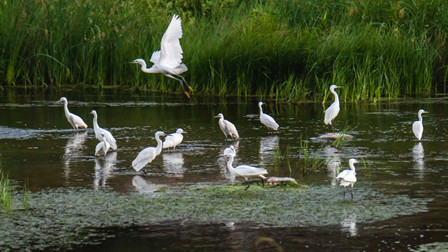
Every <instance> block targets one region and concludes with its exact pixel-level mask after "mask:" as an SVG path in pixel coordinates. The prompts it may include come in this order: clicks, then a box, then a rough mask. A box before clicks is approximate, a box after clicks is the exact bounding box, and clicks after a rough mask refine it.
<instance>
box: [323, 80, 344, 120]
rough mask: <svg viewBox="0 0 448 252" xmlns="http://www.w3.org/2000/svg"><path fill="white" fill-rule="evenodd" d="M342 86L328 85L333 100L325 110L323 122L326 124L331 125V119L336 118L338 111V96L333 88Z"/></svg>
mask: <svg viewBox="0 0 448 252" xmlns="http://www.w3.org/2000/svg"><path fill="white" fill-rule="evenodd" d="M341 87H342V86H336V85H331V86H330V92H331V93H332V94H333V95H334V102H333V104H331V105H330V107H328V109H327V110H325V119H324V123H325V124H326V125H331V121H333V119H335V118H336V116H337V115H338V113H339V110H340V108H339V96H338V93H336V91H334V89H335V88H341Z"/></svg>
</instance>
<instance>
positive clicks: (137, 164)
mask: <svg viewBox="0 0 448 252" xmlns="http://www.w3.org/2000/svg"><path fill="white" fill-rule="evenodd" d="M161 136H165V133H164V132H163V131H157V132H156V134H155V138H156V141H157V146H156V147H146V148H144V149H143V150H142V151H140V152H139V153H138V155H137V157H136V158H135V159H134V161H132V167H133V168H134V170H135V171H137V172H138V171H140V170H141V169H142V168H143V167H145V166H146V165H147V164H148V163H150V162H152V161H153V160H154V159H155V158H156V157H157V156H158V155H159V154H160V153H161V152H162V140H160V137H161ZM145 173H146V172H145Z"/></svg>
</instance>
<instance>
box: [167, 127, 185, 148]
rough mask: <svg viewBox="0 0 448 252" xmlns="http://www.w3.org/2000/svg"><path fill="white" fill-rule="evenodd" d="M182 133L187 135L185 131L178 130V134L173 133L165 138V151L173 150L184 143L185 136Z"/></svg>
mask: <svg viewBox="0 0 448 252" xmlns="http://www.w3.org/2000/svg"><path fill="white" fill-rule="evenodd" d="M182 133H185V132H184V131H183V129H181V128H179V129H177V130H176V133H171V134H169V135H168V136H166V137H165V141H163V149H168V148H173V149H175V148H176V146H177V145H178V144H180V143H182V140H183V139H184V136H183V135H182Z"/></svg>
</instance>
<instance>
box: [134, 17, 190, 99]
mask: <svg viewBox="0 0 448 252" xmlns="http://www.w3.org/2000/svg"><path fill="white" fill-rule="evenodd" d="M180 38H182V26H181V20H180V17H179V16H178V15H173V18H172V19H171V23H170V24H169V26H168V28H167V29H166V31H165V34H163V37H162V41H161V42H160V51H155V52H153V53H152V56H151V59H150V61H151V62H152V63H154V65H152V67H150V68H147V67H146V62H145V60H143V59H136V60H134V61H132V62H131V63H134V64H140V65H141V69H142V71H143V72H145V73H161V74H164V75H165V76H166V77H169V78H172V79H175V80H177V81H179V82H180V84H181V85H182V88H183V89H184V93H185V95H186V96H187V97H188V98H190V93H189V91H193V89H192V88H191V86H190V85H188V83H187V81H186V80H185V78H184V77H183V76H182V75H180V74H181V73H183V72H186V71H187V70H188V68H187V66H186V65H185V64H183V63H182V58H183V55H182V53H183V51H182V47H181V46H180V42H179V39H180ZM184 84H185V85H186V86H187V87H188V89H186V88H185V86H184Z"/></svg>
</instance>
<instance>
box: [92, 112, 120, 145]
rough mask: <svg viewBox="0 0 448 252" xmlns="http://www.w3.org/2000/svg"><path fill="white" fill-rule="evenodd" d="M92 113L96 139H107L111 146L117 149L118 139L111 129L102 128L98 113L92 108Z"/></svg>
mask: <svg viewBox="0 0 448 252" xmlns="http://www.w3.org/2000/svg"><path fill="white" fill-rule="evenodd" d="M90 114H92V115H93V131H95V137H96V139H98V141H100V142H102V141H106V142H107V143H108V144H109V145H110V148H112V150H117V141H116V140H115V138H114V137H113V136H112V134H111V133H110V132H109V131H107V130H105V129H103V128H100V126H99V125H98V114H97V113H96V111H95V110H92V112H90Z"/></svg>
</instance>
